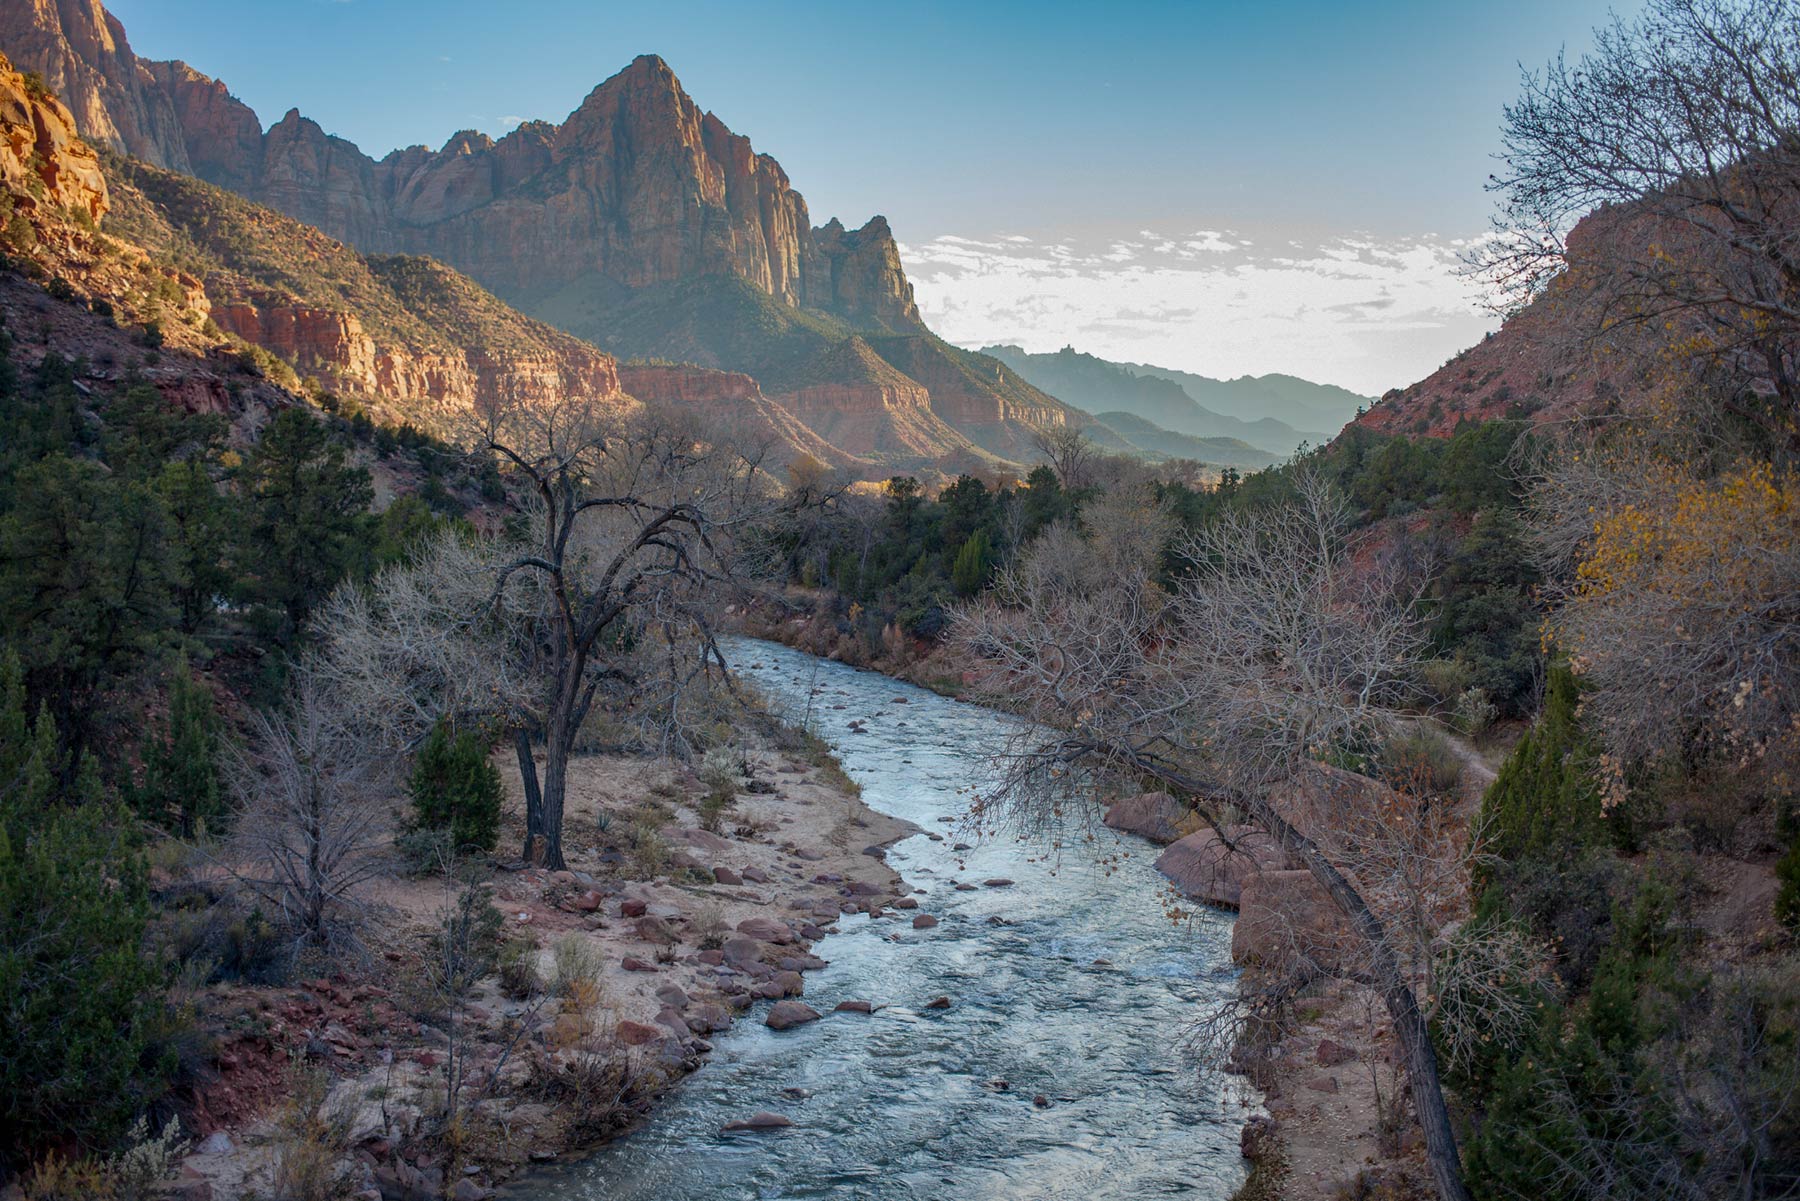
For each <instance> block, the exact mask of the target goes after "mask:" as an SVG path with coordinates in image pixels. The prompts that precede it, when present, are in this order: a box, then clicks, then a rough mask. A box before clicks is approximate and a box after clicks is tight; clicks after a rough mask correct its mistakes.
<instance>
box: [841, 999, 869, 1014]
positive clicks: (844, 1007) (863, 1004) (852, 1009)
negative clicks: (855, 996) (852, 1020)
mask: <svg viewBox="0 0 1800 1201" xmlns="http://www.w3.org/2000/svg"><path fill="white" fill-rule="evenodd" d="M832 1012H834V1013H874V1012H875V1006H873V1005H871V1004H870V1003H869V1002H867V1001H839V1002H838V1003H837V1005H836V1006H835V1007H834V1008H833V1010H832Z"/></svg>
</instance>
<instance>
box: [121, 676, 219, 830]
mask: <svg viewBox="0 0 1800 1201" xmlns="http://www.w3.org/2000/svg"><path fill="white" fill-rule="evenodd" d="M141 755H142V758H143V764H144V767H143V774H142V779H141V781H140V782H139V783H137V784H136V785H134V786H132V787H131V789H130V790H129V794H128V795H129V797H130V800H131V802H132V805H133V807H134V808H136V809H137V811H138V812H139V813H140V814H142V815H143V816H144V817H145V818H146V819H147V820H149V821H153V822H155V823H156V824H158V825H160V826H162V827H163V828H164V829H166V830H170V831H172V832H174V833H177V834H179V835H181V836H182V837H183V838H193V837H194V836H196V835H199V834H205V833H215V834H216V833H217V832H218V829H219V825H220V823H221V820H222V819H223V817H224V814H225V802H224V794H223V791H222V790H221V789H220V787H219V769H218V757H219V736H218V719H217V717H216V716H215V715H214V713H213V702H212V696H211V695H210V694H209V693H208V692H207V691H206V689H205V688H204V687H202V686H201V684H200V683H199V682H198V681H197V680H195V679H194V674H193V672H191V671H190V670H189V669H188V664H187V659H186V657H180V658H177V659H176V661H175V665H174V670H173V672H172V673H171V676H170V683H169V714H168V717H167V718H165V719H164V721H163V722H162V728H161V729H160V730H152V731H147V732H146V733H145V735H144V741H143V747H142V751H141Z"/></svg>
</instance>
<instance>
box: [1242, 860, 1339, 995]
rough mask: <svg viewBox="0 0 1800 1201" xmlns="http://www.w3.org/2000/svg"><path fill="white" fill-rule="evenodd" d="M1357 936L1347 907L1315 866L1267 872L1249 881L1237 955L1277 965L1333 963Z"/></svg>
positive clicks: (1277, 967) (1256, 963)
mask: <svg viewBox="0 0 1800 1201" xmlns="http://www.w3.org/2000/svg"><path fill="white" fill-rule="evenodd" d="M1351 937H1352V935H1351V933H1350V928H1349V924H1348V923H1347V922H1346V921H1345V920H1344V915H1343V913H1342V912H1341V911H1340V910H1339V909H1338V907H1337V905H1336V904H1335V903H1334V902H1333V901H1332V899H1331V897H1330V895H1329V894H1328V893H1326V891H1325V889H1324V888H1323V887H1321V886H1320V884H1319V882H1318V881H1317V880H1315V879H1313V876H1312V873H1311V872H1303V871H1300V872H1263V873H1261V874H1260V875H1254V876H1251V877H1250V878H1249V879H1247V880H1245V881H1244V886H1243V893H1242V895H1241V898H1240V904H1239V911H1238V920H1237V923H1236V924H1235V925H1234V926H1233V927H1232V931H1231V957H1232V959H1233V960H1235V961H1236V962H1238V963H1241V964H1244V965H1246V966H1259V967H1264V968H1270V969H1273V970H1276V971H1286V970H1288V969H1289V968H1291V967H1293V966H1294V965H1295V964H1297V963H1299V962H1302V961H1311V962H1314V963H1317V964H1319V965H1321V966H1324V967H1330V966H1331V965H1332V964H1333V963H1335V962H1336V961H1337V960H1338V959H1339V957H1340V955H1341V951H1342V948H1343V947H1344V945H1345V944H1346V942H1348V941H1349V940H1350V939H1351Z"/></svg>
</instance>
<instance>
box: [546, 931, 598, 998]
mask: <svg viewBox="0 0 1800 1201" xmlns="http://www.w3.org/2000/svg"><path fill="white" fill-rule="evenodd" d="M551 954H552V955H553V956H554V957H555V960H556V969H555V975H554V976H553V977H552V978H551V986H550V990H551V991H552V992H554V993H555V994H556V995H557V996H559V997H561V998H563V1000H564V1001H565V1003H571V1002H572V1003H574V1004H576V1005H578V1006H579V1007H580V1008H582V1009H587V1008H591V1007H592V1006H593V1005H595V1004H596V1003H598V1002H599V1000H600V998H601V997H602V996H603V995H604V989H602V988H601V985H600V975H601V972H602V971H604V960H603V959H602V958H601V954H600V948H599V947H598V946H596V945H595V944H594V943H593V942H591V941H590V940H588V939H587V938H584V937H583V936H582V935H580V934H565V935H563V936H562V937H561V938H559V939H557V940H556V945H555V946H554V947H552V948H551Z"/></svg>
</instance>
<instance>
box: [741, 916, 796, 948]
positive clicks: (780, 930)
mask: <svg viewBox="0 0 1800 1201" xmlns="http://www.w3.org/2000/svg"><path fill="white" fill-rule="evenodd" d="M737 932H738V933H739V934H741V935H743V936H744V937H745V938H755V939H759V940H761V941H762V942H772V943H790V942H793V941H794V931H793V928H792V927H790V926H789V925H788V924H787V923H786V922H784V921H780V920H779V919H777V918H772V917H747V918H745V919H744V920H743V921H741V922H739V923H738V924H737Z"/></svg>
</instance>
